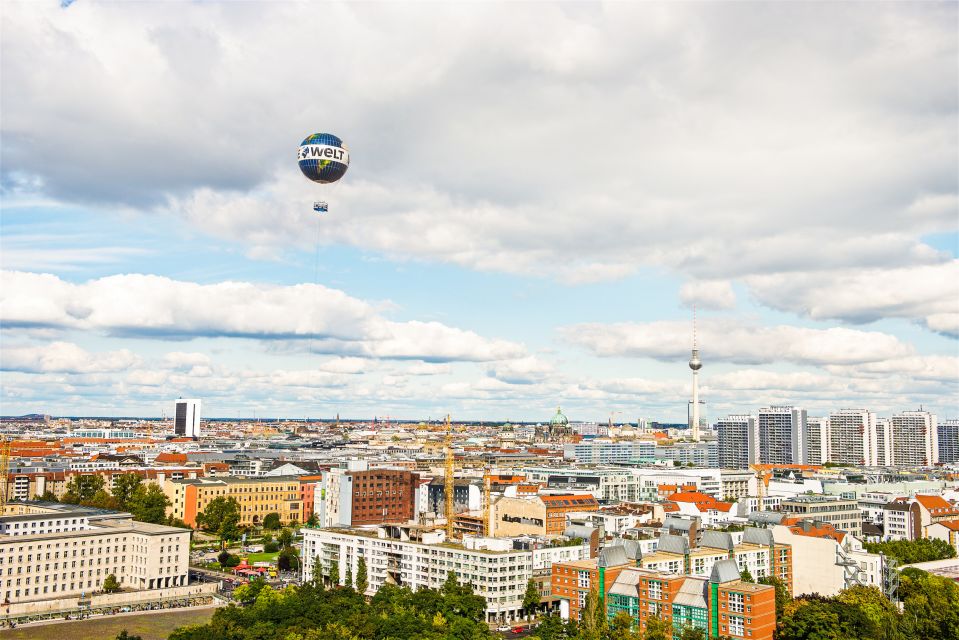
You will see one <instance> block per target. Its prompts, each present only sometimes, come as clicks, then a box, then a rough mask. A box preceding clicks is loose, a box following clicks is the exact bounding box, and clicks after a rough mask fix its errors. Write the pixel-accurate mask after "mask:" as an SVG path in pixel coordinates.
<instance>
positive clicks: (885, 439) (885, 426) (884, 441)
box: [876, 418, 895, 467]
mask: <svg viewBox="0 0 959 640" xmlns="http://www.w3.org/2000/svg"><path fill="white" fill-rule="evenodd" d="M892 456H893V449H892V424H891V423H890V422H889V418H879V419H878V420H876V464H877V465H879V466H881V467H891V466H892V465H894V464H895V463H894V462H893V459H892Z"/></svg>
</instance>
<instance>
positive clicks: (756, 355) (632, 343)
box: [560, 318, 913, 368]
mask: <svg viewBox="0 0 959 640" xmlns="http://www.w3.org/2000/svg"><path fill="white" fill-rule="evenodd" d="M560 335H561V337H562V338H563V339H564V340H565V341H567V342H569V343H571V344H575V345H577V346H580V347H583V348H585V349H588V350H589V351H591V352H592V353H594V354H596V355H598V356H604V357H611V356H620V357H634V358H635V357H648V358H657V359H660V360H680V361H681V360H682V359H683V358H686V357H688V356H689V350H690V348H691V326H690V325H689V323H685V322H671V321H661V322H650V323H645V324H639V323H636V324H629V323H623V324H598V323H588V324H580V325H573V326H568V327H563V328H561V329H560ZM698 335H699V348H700V352H701V355H702V358H703V362H704V363H705V365H706V367H707V368H708V367H709V363H710V362H717V361H723V362H737V363H744V364H755V363H775V362H791V363H796V364H807V365H809V364H811V365H825V364H855V363H863V362H879V361H883V360H888V359H890V358H901V357H904V356H909V355H912V354H913V347H912V346H911V345H908V344H906V343H904V342H902V341H901V340H899V339H898V338H896V337H895V336H892V335H889V334H886V333H880V332H876V331H860V330H855V329H845V328H839V327H834V328H831V329H810V328H805V327H793V326H787V325H778V326H774V327H761V326H755V325H750V324H748V323H745V322H743V321H742V320H731V319H717V318H704V319H702V320H701V321H700V323H699V329H698Z"/></svg>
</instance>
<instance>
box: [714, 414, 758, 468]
mask: <svg viewBox="0 0 959 640" xmlns="http://www.w3.org/2000/svg"><path fill="white" fill-rule="evenodd" d="M716 435H717V439H718V446H717V453H718V456H719V467H720V468H721V469H748V468H749V465H751V464H756V463H758V462H759V425H758V423H757V421H756V416H747V415H731V416H726V417H725V418H721V419H719V420H717V421H716Z"/></svg>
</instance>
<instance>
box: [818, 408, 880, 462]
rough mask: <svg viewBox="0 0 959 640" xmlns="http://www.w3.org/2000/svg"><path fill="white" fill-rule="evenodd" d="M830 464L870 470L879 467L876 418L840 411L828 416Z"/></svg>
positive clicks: (863, 412) (860, 411)
mask: <svg viewBox="0 0 959 640" xmlns="http://www.w3.org/2000/svg"><path fill="white" fill-rule="evenodd" d="M829 432H830V447H829V448H830V454H829V461H830V462H835V463H838V464H848V465H855V466H867V467H873V466H876V465H877V464H878V457H877V455H876V449H877V447H878V443H877V439H876V414H874V413H873V412H871V411H866V410H865V409H842V410H840V411H835V412H833V413H832V414H830V416H829Z"/></svg>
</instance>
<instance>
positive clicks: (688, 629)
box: [678, 625, 706, 640]
mask: <svg viewBox="0 0 959 640" xmlns="http://www.w3.org/2000/svg"><path fill="white" fill-rule="evenodd" d="M678 638H679V640H706V632H705V631H704V630H703V629H700V628H699V627H694V626H692V625H686V626H684V627H683V628H682V630H681V631H680V632H679V636H678Z"/></svg>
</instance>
